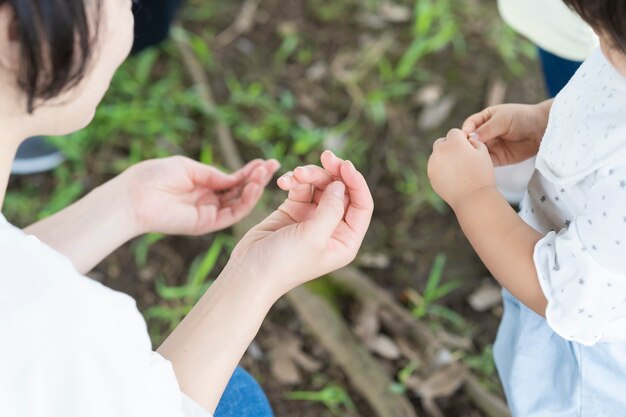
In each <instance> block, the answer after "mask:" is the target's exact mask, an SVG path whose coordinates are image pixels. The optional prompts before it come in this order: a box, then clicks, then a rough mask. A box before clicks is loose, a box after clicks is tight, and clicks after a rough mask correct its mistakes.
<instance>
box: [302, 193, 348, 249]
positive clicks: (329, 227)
mask: <svg viewBox="0 0 626 417" xmlns="http://www.w3.org/2000/svg"><path fill="white" fill-rule="evenodd" d="M345 191H346V186H345V185H344V183H343V182H341V181H335V182H333V183H331V184H329V185H328V186H327V187H326V189H325V190H324V193H323V194H322V196H321V198H320V202H319V204H318V205H317V210H315V214H314V215H313V218H312V219H311V226H312V228H313V229H314V230H313V233H315V234H316V235H317V236H319V237H320V238H322V237H323V238H324V239H325V240H328V239H330V237H331V236H332V235H333V232H334V231H335V229H336V228H337V226H338V225H339V223H341V220H342V219H343V216H344V205H343V200H344V198H345Z"/></svg>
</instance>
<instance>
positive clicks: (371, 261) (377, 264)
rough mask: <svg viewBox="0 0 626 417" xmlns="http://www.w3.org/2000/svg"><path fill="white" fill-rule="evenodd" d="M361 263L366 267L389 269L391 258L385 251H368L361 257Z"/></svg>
mask: <svg viewBox="0 0 626 417" xmlns="http://www.w3.org/2000/svg"><path fill="white" fill-rule="evenodd" d="M359 263H360V264H361V265H363V266H364V267H366V268H376V269H387V268H389V265H390V264H391V259H389V256H387V255H386V254H384V253H373V252H367V253H364V254H363V255H361V256H360V257H359Z"/></svg>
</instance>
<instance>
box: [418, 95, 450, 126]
mask: <svg viewBox="0 0 626 417" xmlns="http://www.w3.org/2000/svg"><path fill="white" fill-rule="evenodd" d="M455 104H456V99H455V98H454V97H453V96H451V95H448V96H446V97H444V98H442V99H441V100H439V101H437V102H436V103H434V104H432V105H430V106H426V107H424V109H423V110H422V113H421V114H420V116H419V118H418V119H417V125H418V127H419V128H420V129H421V130H432V129H435V128H438V127H439V126H441V125H442V124H443V122H445V121H446V119H447V118H448V117H449V116H450V114H451V113H452V109H453V108H454V105H455Z"/></svg>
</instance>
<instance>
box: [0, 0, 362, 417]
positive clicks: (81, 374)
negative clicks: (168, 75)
mask: <svg viewBox="0 0 626 417" xmlns="http://www.w3.org/2000/svg"><path fill="white" fill-rule="evenodd" d="M132 28H133V15H132V13H131V2H130V1H129V0H89V1H86V0H0V89H1V91H2V94H1V95H0V126H2V131H1V133H0V202H2V201H3V200H4V195H5V192H6V186H7V183H8V178H9V174H10V169H11V163H12V160H13V157H14V156H15V152H16V149H17V148H18V146H19V145H20V143H21V142H22V140H23V138H26V137H29V136H34V135H37V134H44V135H64V134H68V133H70V132H72V131H75V130H77V129H80V128H82V127H84V126H85V125H87V124H88V123H89V122H90V121H91V119H92V117H93V115H94V113H95V108H96V106H97V104H98V103H99V102H100V100H101V99H102V96H103V95H104V93H105V92H106V90H107V88H108V86H109V83H110V81H111V78H112V76H113V73H114V72H115V70H116V69H117V68H118V67H119V65H120V64H121V63H122V61H123V60H124V59H125V57H126V56H127V54H128V53H129V51H130V49H131V45H132V41H133V30H132ZM321 159H322V165H323V168H321V167H317V166H306V167H299V168H298V169H296V170H294V171H293V172H291V173H289V174H286V175H285V176H283V177H281V178H280V179H279V181H278V185H279V186H280V187H281V188H282V189H283V190H286V191H289V195H288V198H287V199H286V200H285V202H284V203H283V204H282V205H281V206H280V207H279V208H278V210H276V211H275V212H274V213H272V214H271V215H270V216H269V217H268V218H267V219H265V220H264V221H263V222H261V223H260V224H259V225H257V226H256V227H254V228H253V229H252V230H251V231H250V232H249V233H248V234H246V236H244V238H242V240H241V241H240V242H239V244H238V245H237V247H236V248H235V250H234V251H233V254H232V257H231V260H230V261H229V262H228V264H227V266H226V267H225V268H224V270H223V272H222V273H221V274H220V276H219V277H218V278H217V279H216V280H215V282H214V284H213V285H212V286H211V288H210V289H209V290H208V291H207V292H206V294H205V295H204V296H203V297H202V299H201V300H200V301H199V302H198V303H197V305H196V306H195V307H194V308H193V310H192V311H191V312H190V313H189V314H188V315H187V317H186V318H185V319H184V320H183V322H182V323H181V324H180V326H178V327H177V328H176V329H175V330H174V332H173V333H172V334H171V335H170V336H169V338H168V339H167V340H166V341H165V342H164V343H163V344H162V345H161V346H160V347H159V348H158V349H157V352H153V351H152V348H151V346H150V340H149V337H148V334H147V331H146V326H145V322H144V321H143V318H142V317H141V315H140V314H139V312H138V310H137V308H136V305H135V303H134V301H133V300H132V299H130V298H129V297H128V296H126V295H123V294H121V293H117V292H115V291H112V290H110V289H108V288H106V287H104V286H102V285H101V284H99V283H97V282H94V281H92V280H90V279H88V278H86V277H85V276H84V275H83V274H85V273H86V272H87V271H89V270H90V269H91V268H92V267H93V266H94V265H96V264H97V263H98V262H100V261H101V260H102V259H103V258H104V257H106V256H107V255H108V254H110V253H111V252H112V251H113V250H115V249H116V248H117V247H119V246H120V245H121V244H123V243H124V242H126V241H128V240H129V239H131V238H133V237H135V236H138V235H140V234H143V233H147V232H160V233H168V234H186V235H200V234H205V233H209V232H212V231H215V230H219V229H222V228H225V227H228V226H230V225H232V224H233V223H235V222H236V221H238V220H240V219H241V218H242V217H244V216H245V215H246V214H247V213H248V212H249V211H250V210H251V209H252V207H253V206H254V204H255V203H256V202H257V201H258V199H259V197H260V196H261V194H262V191H263V189H264V187H265V185H266V184H267V183H268V182H269V181H270V179H271V177H272V176H273V174H274V173H275V171H276V170H277V168H278V163H277V162H276V161H262V160H256V161H252V162H250V163H249V164H248V165H246V166H245V167H244V168H242V169H241V170H239V171H237V172H235V173H233V174H225V173H222V172H220V171H218V170H217V169H215V168H212V167H209V166H206V165H203V164H200V163H198V162H195V161H192V160H190V159H187V158H184V157H172V158H166V159H161V160H152V161H146V162H142V163H140V164H137V165H135V166H133V167H131V168H130V169H128V170H127V171H125V172H124V173H122V174H121V175H119V176H118V177H116V178H114V179H112V180H111V181H109V182H107V183H105V184H103V185H101V186H100V187H98V188H96V189H95V190H93V191H92V192H91V193H89V194H88V195H87V196H86V197H84V198H83V199H82V200H80V201H78V202H77V203H75V204H73V205H72V206H70V207H68V208H67V209H65V210H62V211H61V212H59V213H57V214H55V215H53V216H51V217H49V218H47V219H44V220H42V221H40V222H38V223H36V224H34V225H32V226H30V227H28V228H26V229H24V230H19V229H18V228H16V227H14V226H12V225H11V224H10V223H8V222H7V221H6V219H4V217H2V216H1V215H0V317H2V319H1V320H0V337H1V340H2V342H3V343H0V375H2V377H1V378H0V415H2V416H11V417H18V416H19V417H21V416H37V417H39V416H63V417H79V416H80V417H83V416H95V417H101V416H102V417H104V416H107V417H108V416H115V417H125V416H128V417H131V416H132V417H137V416H144V415H145V416H151V417H153V416H167V417H174V416H192V415H195V416H206V415H210V413H213V412H215V410H216V407H217V406H218V403H219V400H220V397H221V396H222V393H223V392H224V390H225V387H226V386H227V384H228V381H229V379H230V378H231V375H232V374H233V371H234V370H235V369H236V366H237V363H238V361H239V359H240V358H241V356H242V355H243V353H244V351H245V349H246V347H247V345H248V344H249V343H250V341H251V340H252V338H253V337H254V335H255V334H256V332H257V331H258V329H259V326H260V324H261V322H262V320H263V318H264V316H265V315H266V313H267V311H268V310H269V308H270V307H271V306H272V304H273V303H274V302H275V301H276V300H277V299H278V298H279V297H280V296H282V295H283V294H284V293H285V292H287V291H289V290H290V289H292V288H294V287H295V286H297V285H300V284H302V283H304V282H306V281H308V280H311V279H314V278H316V277H318V276H321V275H324V274H326V273H328V272H330V271H332V270H334V269H336V268H339V267H342V266H344V265H346V264H347V263H349V262H350V261H351V260H352V259H353V258H354V256H355V255H356V252H357V250H358V248H359V247H360V244H361V242H362V239H363V237H364V235H365V232H366V230H367V227H368V225H369V221H370V218H371V214H372V210H373V202H372V197H371V195H370V193H369V190H368V188H367V184H366V183H365V180H364V178H363V176H362V175H361V174H360V173H359V172H358V171H357V170H356V169H355V167H354V166H353V165H352V164H351V163H350V162H349V161H344V160H342V159H340V158H338V157H336V156H335V155H333V154H332V153H330V152H325V153H323V154H322V158H321ZM255 395H256V396H257V397H259V398H252V397H253V396H255ZM238 406H239V409H233V407H232V404H231V407H230V408H229V409H228V410H223V411H220V409H219V408H218V410H217V411H216V412H215V415H216V416H222V417H226V416H234V415H239V416H244V417H245V416H247V417H252V416H263V417H266V416H269V415H271V410H270V409H269V407H268V406H267V403H266V400H265V398H264V397H263V396H262V394H260V392H258V391H257V392H256V393H252V394H251V395H250V396H248V397H246V398H242V399H241V403H240V404H238Z"/></svg>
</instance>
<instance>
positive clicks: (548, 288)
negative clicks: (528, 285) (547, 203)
mask: <svg viewBox="0 0 626 417" xmlns="http://www.w3.org/2000/svg"><path fill="white" fill-rule="evenodd" d="M587 196H588V197H587V200H586V202H585V203H584V205H585V208H584V210H583V211H582V213H581V214H579V215H578V216H577V217H576V218H575V219H573V220H571V221H568V222H567V223H568V227H566V228H564V229H563V230H561V231H559V232H550V233H548V234H547V235H546V236H545V237H544V238H543V239H542V240H541V241H539V243H538V244H537V245H536V247H535V251H534V261H535V265H536V268H537V274H538V277H539V282H540V285H541V288H542V289H543V292H544V294H545V296H546V298H547V300H548V306H547V309H546V319H547V321H548V324H549V325H550V327H552V329H553V330H554V331H555V332H556V333H558V334H559V335H560V336H562V337H563V338H565V339H568V340H572V341H575V342H578V343H581V344H584V345H593V344H595V343H598V342H615V341H626V170H624V169H621V170H605V171H603V172H599V173H597V180H596V181H595V183H593V185H591V186H590V189H589V190H588V193H587Z"/></svg>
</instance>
